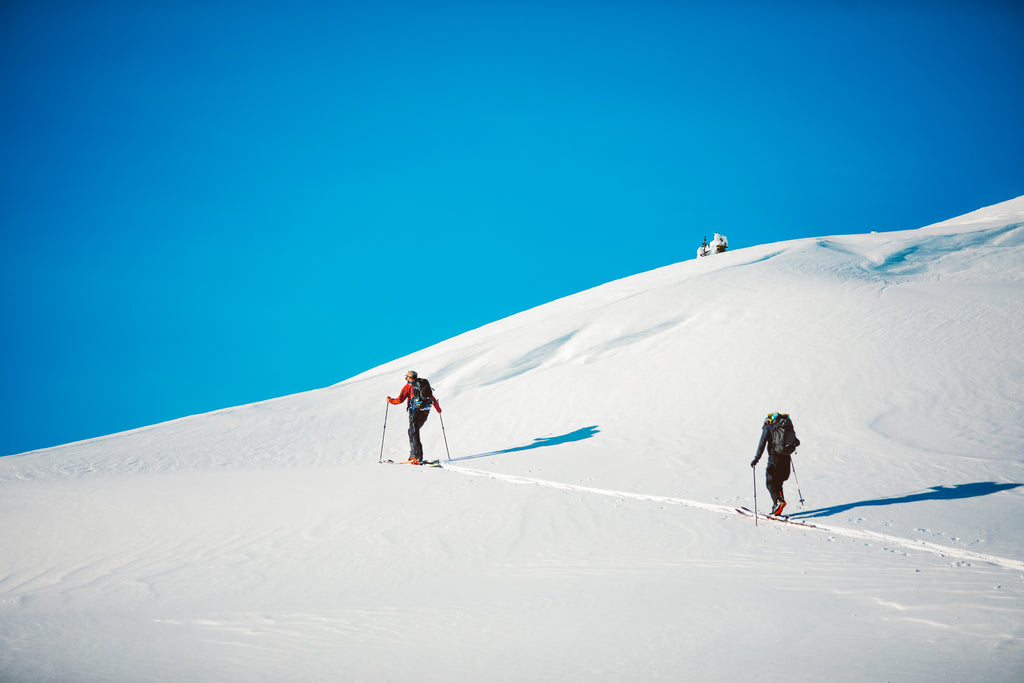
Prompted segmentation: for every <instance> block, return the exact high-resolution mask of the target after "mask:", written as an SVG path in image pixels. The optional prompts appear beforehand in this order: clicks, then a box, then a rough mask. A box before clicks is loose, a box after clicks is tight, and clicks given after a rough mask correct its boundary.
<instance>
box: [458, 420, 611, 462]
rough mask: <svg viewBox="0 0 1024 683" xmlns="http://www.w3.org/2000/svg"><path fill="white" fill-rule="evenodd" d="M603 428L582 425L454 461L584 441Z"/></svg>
mask: <svg viewBox="0 0 1024 683" xmlns="http://www.w3.org/2000/svg"><path fill="white" fill-rule="evenodd" d="M600 431H601V430H600V429H598V428H597V425H592V426H590V427H581V428H580V429H577V430H576V431H573V432H569V433H567V434H562V435H561V436H542V437H539V438H536V439H534V440H533V443H530V444H527V445H525V446H516V447H515V448H506V449H504V450H501V451H490V452H489V453H478V454H477V455H467V456H464V457H461V458H453V459H452V462H458V461H460V460H476V459H477V458H489V457H491V456H493V455H505V454H506V453H518V452H519V451H531V450H533V449H535V448H545V447H547V446H557V445H559V444H563V443H572V442H573V441H583V440H584V439H589V438H591V437H593V436H595V435H597V434H598V433H599V432H600Z"/></svg>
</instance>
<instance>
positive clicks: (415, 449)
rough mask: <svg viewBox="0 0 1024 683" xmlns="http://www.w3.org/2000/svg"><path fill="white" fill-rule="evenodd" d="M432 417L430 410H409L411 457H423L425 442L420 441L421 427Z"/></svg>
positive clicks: (417, 458) (416, 458)
mask: <svg viewBox="0 0 1024 683" xmlns="http://www.w3.org/2000/svg"><path fill="white" fill-rule="evenodd" d="M428 417H430V411H429V410H410V411H409V457H411V458H413V459H415V460H422V459H423V444H422V443H421V442H420V427H422V426H423V423H424V422H426V421H427V418H428Z"/></svg>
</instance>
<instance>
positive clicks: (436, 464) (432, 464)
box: [384, 460, 441, 467]
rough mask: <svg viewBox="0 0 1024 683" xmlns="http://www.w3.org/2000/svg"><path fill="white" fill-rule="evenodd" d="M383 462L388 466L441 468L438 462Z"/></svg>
mask: <svg viewBox="0 0 1024 683" xmlns="http://www.w3.org/2000/svg"><path fill="white" fill-rule="evenodd" d="M384 462H385V463H387V464H389V465H419V466H420V467H441V461H440V460H424V461H423V462H413V461H411V460H399V461H398V462H395V461H394V460H385V461H384Z"/></svg>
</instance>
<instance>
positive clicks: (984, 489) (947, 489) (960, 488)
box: [790, 481, 1024, 518]
mask: <svg viewBox="0 0 1024 683" xmlns="http://www.w3.org/2000/svg"><path fill="white" fill-rule="evenodd" d="M1019 486H1024V484H997V483H995V482H992V481H979V482H975V483H973V484H956V485H954V486H932V487H931V488H930V489H928V490H926V491H921V492H919V493H910V494H907V495H905V496H899V497H893V498H878V499H875V500H862V501H859V502H857V503H846V504H844V505H833V506H832V507H827V508H819V509H817V510H808V511H807V512H796V513H794V514H792V515H790V516H791V517H793V518H797V517H800V518H807V517H829V516H831V515H837V514H839V513H840V512H846V511H848V510H853V509H854V508H863V507H880V506H883V505H902V504H903V503H920V502H922V501H925V500H958V499H960V498H976V497H978V496H987V495H989V494H992V493H999V492H1000V491H1009V490H1010V489H1015V488H1017V487H1019Z"/></svg>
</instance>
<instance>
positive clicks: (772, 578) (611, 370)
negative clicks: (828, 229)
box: [0, 197, 1024, 681]
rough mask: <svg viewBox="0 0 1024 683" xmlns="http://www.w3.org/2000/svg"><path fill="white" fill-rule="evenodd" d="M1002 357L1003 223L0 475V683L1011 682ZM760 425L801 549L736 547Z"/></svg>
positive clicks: (1014, 463) (1014, 402)
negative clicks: (772, 435) (419, 456)
mask: <svg viewBox="0 0 1024 683" xmlns="http://www.w3.org/2000/svg"><path fill="white" fill-rule="evenodd" d="M423 314H424V315H430V311H429V310H424V311H423ZM363 333H370V332H369V331H363ZM1022 339H1024V197H1022V198H1018V199H1015V200H1012V201H1009V202H1006V203H1003V204H999V205H996V206H994V207H989V208H987V209H983V210H981V211H978V212H975V213H973V214H969V215H967V216H963V217H961V218H957V219H954V220H951V221H947V222H945V223H940V224H937V225H933V226H929V227H926V228H921V229H919V230H909V231H905V232H895V233H884V234H866V235H851V236H836V237H828V238H821V239H805V240H797V241H792V242H784V243H778V244H769V245H763V246H758V247H752V248H748V249H739V250H734V251H730V252H727V253H724V254H718V255H714V256H711V257H708V258H704V259H700V260H690V261H685V262H682V263H679V264H676V265H672V266H668V267H665V268H661V269H658V270H655V271H651V272H648V273H642V274H639V275H636V276H633V277H630V278H626V279H623V280H619V281H616V282H611V283H608V284H606V285H603V286H601V287H597V288H595V289H592V290H589V291H586V292H582V293H580V294H577V295H574V296H570V297H566V298H564V299H560V300H558V301H554V302H551V303H549V304H547V305H544V306H540V307H538V308H535V309H532V310H529V311H525V312H523V313H521V314H518V315H515V316H512V317H510V318H507V319H504V320H500V321H498V322H495V323H492V324H490V325H487V326H484V327H482V328H480V329H477V330H474V331H472V332H469V333H466V334H463V335H460V336H458V337H455V338H453V339H450V340H448V341H446V342H443V343H441V344H437V345H435V346H433V347H430V348H427V349H424V350H423V351H422V352H420V353H417V354H414V355H413V356H410V357H408V358H401V359H398V360H396V361H394V362H392V363H388V364H386V365H384V366H381V367H379V368H375V369H374V370H371V371H369V372H366V373H364V374H362V375H359V376H357V377H354V378H352V379H349V380H347V381H345V382H342V383H340V384H338V385H335V386H332V387H329V388H327V389H323V390H319V391H314V392H309V393H306V394H300V395H296V396H289V397H285V398H281V399H277V400H273V401H267V402H263V403H259V404H254V405H250V406H242V407H238V408H232V409H228V410H222V411H218V412H215V413H210V414H207V415H199V416H194V417H189V418H185V419H181V420H177V421H174V422H168V423H164V424H160V425H155V426H153V427H149V428H145V429H139V430H135V431H132V432H127V433H123V434H116V435H113V436H109V437H106V438H101V439H95V440H91V441H86V442H80V443H75V444H70V445H67V446H64V447H60V448H53V449H48V450H45V451H36V452H33V453H27V454H24V455H19V456H9V457H6V458H0V520H2V526H0V680H4V681H46V680H54V681H108V680H114V681H142V680H155V681H182V680H202V681H253V680H267V681H297V680H302V681H348V680H352V681H406V680H417V681H484V680H486V681H545V680H567V679H568V680H590V681H621V680H643V681H678V680H736V679H741V678H742V679H747V678H749V679H753V680H763V681H776V680H778V681H812V680H813V681H818V680H822V679H831V680H837V681H862V680H910V681H926V680H927V681H931V680H936V679H949V680H978V681H981V680H984V681H1019V680H1022V679H1024V521H1022V519H1024V353H1022V351H1024V348H1022V341H1021V340H1022ZM410 368H412V369H416V370H418V371H419V372H420V373H421V374H423V375H424V376H426V377H429V378H430V379H431V382H432V384H433V385H434V386H435V389H436V392H437V394H438V396H439V397H440V398H441V401H442V405H443V407H444V410H445V412H444V413H443V415H442V417H443V418H444V432H442V430H441V428H440V427H441V424H440V422H439V420H438V416H437V415H436V414H434V415H432V416H431V418H430V421H429V422H428V423H427V426H426V427H425V434H424V442H425V447H426V449H427V453H428V455H433V456H441V457H442V460H444V461H445V465H446V467H445V468H444V469H441V470H438V469H433V468H414V467H409V466H394V465H386V464H385V465H382V464H378V458H379V456H380V453H381V448H382V442H381V438H382V434H383V435H384V436H385V438H384V443H383V452H384V456H385V458H388V457H390V458H395V459H400V458H403V457H404V456H405V454H406V452H407V445H406V435H405V415H404V412H403V410H402V409H400V408H394V407H392V408H387V406H386V404H385V402H384V400H383V399H384V397H385V396H386V395H389V394H390V395H396V394H397V392H398V390H399V389H400V388H401V383H402V377H403V376H404V372H405V371H406V370H407V369H410ZM776 410H778V411H785V412H789V413H791V414H792V415H793V417H794V421H795V423H796V427H797V432H798V434H799V435H800V438H801V440H802V442H803V445H802V446H801V448H800V449H799V450H798V452H797V455H796V456H795V459H794V460H795V464H796V467H797V470H796V473H797V475H798V477H799V487H798V485H797V482H796V481H795V480H794V479H792V478H791V479H790V481H789V482H788V483H787V486H786V491H787V498H788V500H789V501H790V509H791V510H792V511H793V512H794V517H795V518H800V519H802V520H803V521H806V522H809V523H813V524H816V525H817V526H818V528H816V529H809V528H805V527H798V526H794V525H784V524H782V523H778V522H768V521H763V522H761V523H760V524H759V525H757V526H755V525H754V523H753V520H751V519H750V518H746V517H741V516H739V515H737V514H735V513H734V512H733V509H734V507H735V506H737V505H747V506H752V505H753V493H754V481H753V478H752V474H751V469H750V467H749V462H750V460H751V458H752V457H753V455H754V448H755V446H756V444H757V440H758V437H759V435H760V424H761V421H762V420H763V418H764V416H765V415H766V414H767V413H768V412H771V411H776ZM385 418H386V419H387V429H386V431H385V430H384V429H383V424H384V420H385ZM445 438H446V439H447V444H448V446H449V447H450V449H451V452H450V455H451V462H450V463H449V462H448V461H447V456H446V454H445ZM763 462H764V461H762V465H761V466H760V467H758V469H757V470H756V477H757V496H758V503H759V505H760V506H761V507H762V508H763V507H764V506H765V504H766V499H767V493H766V491H765V490H764V484H763V474H764V467H763ZM798 488H799V492H800V493H802V494H803V497H804V498H805V499H806V502H805V505H804V506H803V507H801V505H800V504H799V503H798V499H799V497H800V495H799V493H798Z"/></svg>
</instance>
